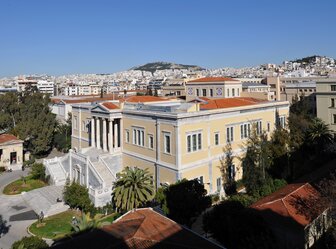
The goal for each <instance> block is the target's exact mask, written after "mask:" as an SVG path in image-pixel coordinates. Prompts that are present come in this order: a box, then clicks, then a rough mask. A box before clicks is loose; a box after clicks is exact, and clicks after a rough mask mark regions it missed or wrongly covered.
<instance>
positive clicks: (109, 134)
mask: <svg viewBox="0 0 336 249" xmlns="http://www.w3.org/2000/svg"><path fill="white" fill-rule="evenodd" d="M112 122H113V120H109V121H108V124H109V133H108V147H109V152H110V153H112V152H113V131H112V129H113V126H112Z"/></svg>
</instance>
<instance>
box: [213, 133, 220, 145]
mask: <svg viewBox="0 0 336 249" xmlns="http://www.w3.org/2000/svg"><path fill="white" fill-rule="evenodd" d="M216 139H217V141H216ZM214 144H215V146H218V145H219V144H220V135H219V132H215V136H214Z"/></svg>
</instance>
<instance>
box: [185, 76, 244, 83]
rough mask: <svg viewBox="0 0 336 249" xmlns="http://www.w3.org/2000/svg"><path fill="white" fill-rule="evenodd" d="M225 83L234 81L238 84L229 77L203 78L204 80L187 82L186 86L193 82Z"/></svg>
mask: <svg viewBox="0 0 336 249" xmlns="http://www.w3.org/2000/svg"><path fill="white" fill-rule="evenodd" d="M225 81H235V82H237V83H238V82H240V81H238V80H235V79H232V78H229V77H204V78H200V79H196V80H191V81H188V82H187V83H186V84H188V83H194V82H195V83H197V82H225Z"/></svg>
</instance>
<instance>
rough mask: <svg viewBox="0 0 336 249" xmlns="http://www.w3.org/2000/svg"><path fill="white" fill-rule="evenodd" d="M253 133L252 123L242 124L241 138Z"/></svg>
mask: <svg viewBox="0 0 336 249" xmlns="http://www.w3.org/2000/svg"><path fill="white" fill-rule="evenodd" d="M250 134H251V123H242V124H240V139H246V138H249V137H250Z"/></svg>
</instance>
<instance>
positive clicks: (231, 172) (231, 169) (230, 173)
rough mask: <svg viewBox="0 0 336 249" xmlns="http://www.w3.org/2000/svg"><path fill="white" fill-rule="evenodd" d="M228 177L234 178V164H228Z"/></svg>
mask: <svg viewBox="0 0 336 249" xmlns="http://www.w3.org/2000/svg"><path fill="white" fill-rule="evenodd" d="M228 170H229V172H228V173H229V178H230V179H235V176H236V166H235V165H234V164H232V165H230V166H229V168H228Z"/></svg>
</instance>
